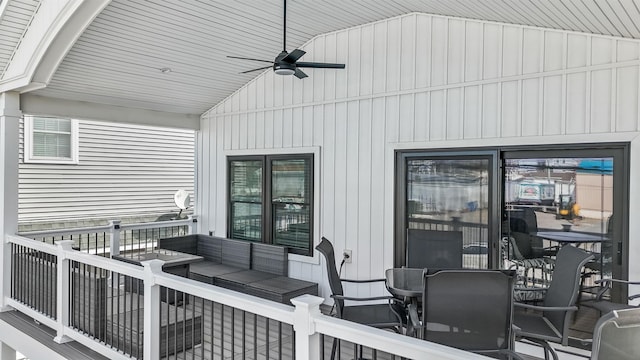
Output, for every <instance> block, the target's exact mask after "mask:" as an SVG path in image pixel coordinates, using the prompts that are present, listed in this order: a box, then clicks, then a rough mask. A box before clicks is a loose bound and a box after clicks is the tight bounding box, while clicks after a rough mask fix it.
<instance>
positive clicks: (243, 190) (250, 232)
mask: <svg viewBox="0 0 640 360" xmlns="http://www.w3.org/2000/svg"><path fill="white" fill-rule="evenodd" d="M228 168H229V186H228V188H229V212H228V213H229V224H228V225H229V226H228V234H227V235H228V236H229V237H230V238H233V239H242V240H248V241H257V242H264V243H270V244H277V245H283V246H287V247H289V252H291V253H295V254H301V255H309V256H311V255H312V248H313V246H312V245H313V240H312V239H313V236H312V235H313V230H312V229H313V154H294V155H264V156H234V157H229V158H228Z"/></svg>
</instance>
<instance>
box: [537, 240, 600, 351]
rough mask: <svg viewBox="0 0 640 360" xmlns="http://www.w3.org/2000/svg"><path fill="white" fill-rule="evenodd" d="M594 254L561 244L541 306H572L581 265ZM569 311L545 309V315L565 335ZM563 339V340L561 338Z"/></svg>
mask: <svg viewBox="0 0 640 360" xmlns="http://www.w3.org/2000/svg"><path fill="white" fill-rule="evenodd" d="M593 258H594V256H593V255H592V254H589V253H587V252H586V251H584V250H582V249H579V248H577V247H575V246H571V245H566V246H563V247H562V248H561V249H560V251H558V255H557V256H556V263H555V267H554V269H553V273H552V275H551V284H550V285H549V288H548V289H547V291H546V294H545V297H544V304H543V306H547V307H565V306H574V305H575V304H576V301H577V299H578V291H579V289H580V279H581V274H582V267H583V266H584V265H585V264H586V263H587V262H589V260H592V259H593ZM569 315H570V312H569V311H545V312H544V317H546V318H547V319H548V320H549V321H550V322H551V323H552V324H553V326H554V327H555V328H556V329H557V330H558V331H560V332H561V333H562V337H563V339H566V337H567V331H566V330H567V327H568V325H569V321H568V320H569ZM563 341H564V340H563Z"/></svg>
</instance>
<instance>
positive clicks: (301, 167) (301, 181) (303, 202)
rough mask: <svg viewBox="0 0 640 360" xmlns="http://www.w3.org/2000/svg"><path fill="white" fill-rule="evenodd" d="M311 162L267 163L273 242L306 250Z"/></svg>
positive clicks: (301, 160) (309, 238) (307, 242)
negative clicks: (269, 169) (269, 178)
mask: <svg viewBox="0 0 640 360" xmlns="http://www.w3.org/2000/svg"><path fill="white" fill-rule="evenodd" d="M311 176H312V174H311V160H310V159H288V160H273V161H272V162H271V200H272V215H273V242H274V243H275V244H278V245H285V246H289V247H291V248H294V249H301V250H303V251H308V250H309V246H310V243H311V231H310V224H311V221H310V218H311V201H310V199H311Z"/></svg>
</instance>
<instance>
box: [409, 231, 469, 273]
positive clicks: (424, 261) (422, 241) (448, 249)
mask: <svg viewBox="0 0 640 360" xmlns="http://www.w3.org/2000/svg"><path fill="white" fill-rule="evenodd" d="M406 254H407V263H406V266H407V267H410V268H434V269H461V268H462V231H439V230H422V229H408V230H407V252H406Z"/></svg>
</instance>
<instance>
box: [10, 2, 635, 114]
mask: <svg viewBox="0 0 640 360" xmlns="http://www.w3.org/2000/svg"><path fill="white" fill-rule="evenodd" d="M4 1H9V2H10V6H9V7H11V8H12V9H13V8H14V7H15V8H16V9H15V10H11V11H6V12H5V13H6V14H5V15H4V16H2V18H1V19H0V31H2V30H4V29H5V28H10V29H12V31H15V34H17V33H19V32H20V31H19V29H20V26H25V25H24V24H23V25H20V26H18V25H16V26H14V27H13V28H12V26H13V24H14V23H13V21H14V20H13V19H14V15H13V14H15V13H20V11H22V9H23V8H26V10H25V14H23V15H24V16H23V17H20V19H21V21H22V22H24V21H27V18H28V16H29V14H28V9H29V8H33V6H34V5H37V3H38V1H28V0H4ZM14 4H15V6H14ZM27 5H29V6H27ZM18 8H19V9H20V11H19V10H18ZM410 12H424V13H429V14H437V15H446V16H455V17H463V18H470V19H478V20H489V21H497V22H503V23H513V24H522V25H530V26H537V27H544V28H554V29H563V30H573V31H579V32H586V33H595V34H603V35H612V36H620V37H627V38H636V39H638V38H640V0H447V1H442V0H349V1H344V0H341V1H338V0H327V1H313V0H289V1H288V16H287V21H288V24H287V25H288V32H287V50H289V51H290V50H292V49H293V48H296V47H300V46H302V45H303V44H304V43H305V42H307V41H308V40H310V39H311V38H313V37H314V36H316V35H319V34H323V33H327V32H331V31H335V30H339V29H344V28H347V27H352V26H356V25H360V24H364V23H368V22H372V21H376V20H382V19H385V18H389V17H393V16H397V15H401V14H406V13H410ZM0 16H1V15H0ZM1 34H2V35H1V38H0V69H2V64H3V61H5V62H6V61H8V59H9V58H8V57H7V54H8V53H10V52H11V51H12V50H11V43H12V42H13V43H15V41H16V36H17V35H16V36H14V35H10V36H5V35H4V32H2V33H1ZM12 34H13V33H12ZM17 38H19V36H18V37H17ZM7 49H8V50H7ZM281 49H282V1H281V0H234V1H229V0H224V1H222V0H113V1H112V2H111V3H110V4H109V5H108V6H107V7H106V9H105V10H104V11H103V12H102V13H101V14H100V15H99V16H98V17H97V18H96V19H95V20H94V21H93V23H92V24H91V25H90V26H89V27H88V28H87V30H86V31H85V32H84V34H83V35H82V36H81V37H80V38H79V40H78V41H77V42H76V43H75V45H74V46H73V47H72V49H71V51H70V52H69V53H68V55H67V56H66V58H65V59H64V61H63V62H62V64H61V65H60V67H59V68H58V70H57V72H56V73H55V75H54V77H53V79H52V81H51V82H50V84H49V85H48V86H47V87H46V88H44V89H40V90H37V91H35V92H34V93H35V94H37V95H42V96H47V97H53V98H62V99H70V100H78V101H87V102H96V103H103V104H109V105H116V106H125V107H133V108H142V109H151V110H159V111H167V112H174V113H184V114H201V113H203V112H205V111H206V110H207V109H209V108H211V107H212V106H213V105H215V104H217V103H218V102H220V101H221V100H223V99H224V98H226V97H227V96H229V95H230V94H231V93H233V92H234V91H235V90H237V89H238V88H240V87H241V86H242V85H244V84H245V83H247V82H248V81H249V80H250V79H252V78H253V77H255V76H257V75H258V74H259V73H260V72H253V73H249V74H239V72H241V71H244V70H248V69H252V68H256V67H260V66H262V64H261V63H256V62H251V61H241V60H232V59H228V58H226V56H227V55H235V56H247V57H253V58H260V59H268V60H271V59H273V58H274V57H275V56H276V55H277V54H278V53H279V52H280V51H281ZM9 57H10V55H9ZM337 58H338V59H340V58H342V56H340V54H338V56H337ZM303 60H306V61H310V60H322V59H314V58H313V54H312V53H310V54H308V55H307V56H306V57H304V58H303ZM347 66H348V64H347ZM162 68H171V69H172V70H173V71H172V72H170V73H166V74H165V73H162V72H161V71H160V69H162ZM327 71H335V70H327ZM301 81H304V80H301Z"/></svg>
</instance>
